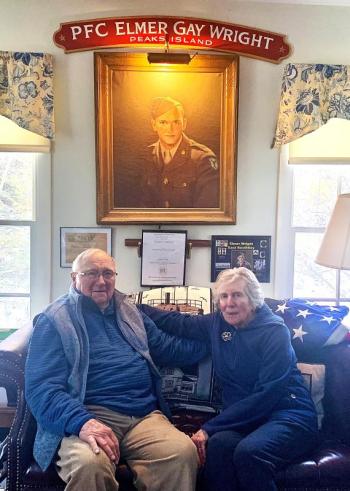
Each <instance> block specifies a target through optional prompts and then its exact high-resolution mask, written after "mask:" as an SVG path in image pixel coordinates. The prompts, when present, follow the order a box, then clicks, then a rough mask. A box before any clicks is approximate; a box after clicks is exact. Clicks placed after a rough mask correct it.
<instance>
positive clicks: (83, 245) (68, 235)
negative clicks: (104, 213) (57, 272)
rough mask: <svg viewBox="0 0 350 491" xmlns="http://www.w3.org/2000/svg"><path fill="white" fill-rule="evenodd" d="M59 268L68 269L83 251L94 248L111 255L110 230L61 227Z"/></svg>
mask: <svg viewBox="0 0 350 491" xmlns="http://www.w3.org/2000/svg"><path fill="white" fill-rule="evenodd" d="M60 243H61V268H70V267H71V266H72V263H73V261H74V259H75V258H76V257H77V255H78V254H80V253H81V252H83V251H84V250H85V249H89V248H96V249H102V250H103V251H106V252H107V253H108V254H111V253H112V229H111V228H102V227H91V228H88V227H61V228H60Z"/></svg>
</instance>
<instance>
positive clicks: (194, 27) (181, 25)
mask: <svg viewBox="0 0 350 491" xmlns="http://www.w3.org/2000/svg"><path fill="white" fill-rule="evenodd" d="M186 24H187V23H186V22H185V21H183V20H179V21H178V22H175V24H174V34H181V35H186V34H187V35H189V34H191V35H192V36H200V34H201V31H202V29H203V28H204V27H205V25H204V24H202V25H199V24H192V23H190V24H188V26H186Z"/></svg>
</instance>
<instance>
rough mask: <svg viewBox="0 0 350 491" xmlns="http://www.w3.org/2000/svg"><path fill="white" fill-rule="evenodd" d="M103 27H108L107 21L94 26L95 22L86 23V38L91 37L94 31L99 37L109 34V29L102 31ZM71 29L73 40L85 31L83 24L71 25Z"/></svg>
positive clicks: (84, 35)
mask: <svg viewBox="0 0 350 491" xmlns="http://www.w3.org/2000/svg"><path fill="white" fill-rule="evenodd" d="M102 28H105V29H106V28H107V26H106V23H105V22H100V23H99V24H96V26H94V25H93V24H85V25H84V34H83V37H84V38H85V39H89V37H90V35H91V34H94V33H95V34H96V36H98V37H106V36H108V31H107V30H105V31H104V32H102ZM70 30H71V32H72V39H73V41H75V40H76V39H77V37H78V36H79V37H80V35H81V34H82V33H83V29H82V27H81V26H71V28H70Z"/></svg>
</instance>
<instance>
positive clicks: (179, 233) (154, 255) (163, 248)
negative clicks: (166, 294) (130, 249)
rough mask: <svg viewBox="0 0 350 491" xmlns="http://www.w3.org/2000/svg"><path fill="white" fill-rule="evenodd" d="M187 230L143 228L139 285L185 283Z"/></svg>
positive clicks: (175, 284)
mask: <svg viewBox="0 0 350 491" xmlns="http://www.w3.org/2000/svg"><path fill="white" fill-rule="evenodd" d="M186 243H187V232H186V231H183V230H175V231H168V230H143V231H142V249H141V250H142V255H141V286H181V285H184V284H185V267H186Z"/></svg>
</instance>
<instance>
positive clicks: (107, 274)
mask: <svg viewBox="0 0 350 491" xmlns="http://www.w3.org/2000/svg"><path fill="white" fill-rule="evenodd" d="M77 274H78V275H80V276H84V277H85V278H87V279H88V280H91V281H92V280H97V279H98V278H99V277H100V276H101V275H102V276H103V279H104V280H107V281H108V280H112V279H113V278H115V277H116V276H117V274H118V273H116V272H115V271H111V270H110V269H105V270H104V271H97V270H96V269H91V270H90V271H84V272H82V273H77Z"/></svg>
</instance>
